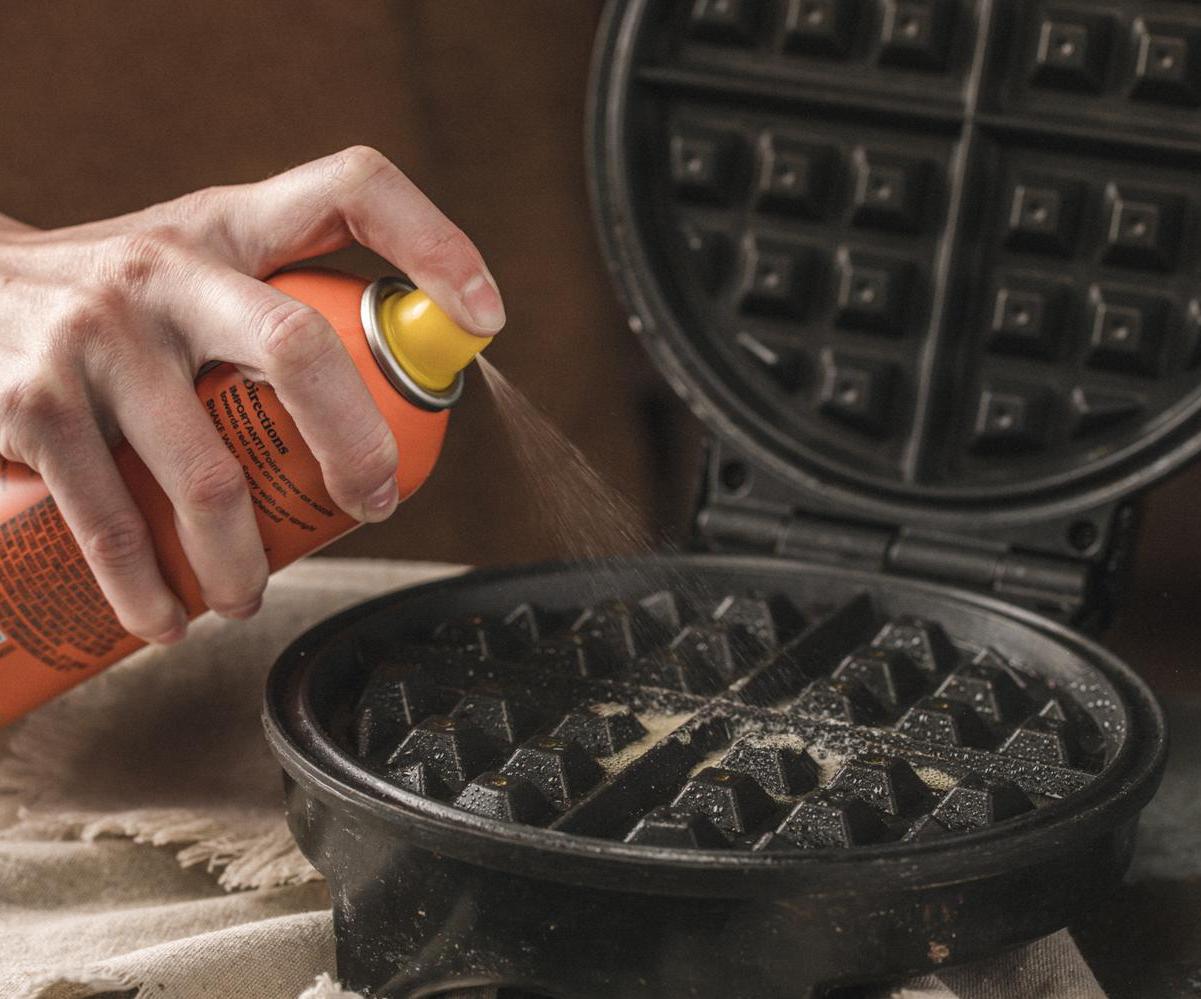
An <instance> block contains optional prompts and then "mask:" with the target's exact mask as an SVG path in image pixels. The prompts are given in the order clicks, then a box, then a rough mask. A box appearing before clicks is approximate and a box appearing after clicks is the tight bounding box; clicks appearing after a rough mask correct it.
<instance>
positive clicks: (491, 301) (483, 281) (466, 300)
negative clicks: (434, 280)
mask: <svg viewBox="0 0 1201 999" xmlns="http://www.w3.org/2000/svg"><path fill="white" fill-rule="evenodd" d="M462 298H463V308H465V309H466V310H467V314H468V315H469V316H470V317H471V321H472V322H473V323H475V325H476V327H477V328H478V329H479V330H481V331H482V332H484V333H496V332H498V331H499V330H500V328H501V327H502V326H504V324H505V306H504V303H503V302H501V300H500V292H499V291H497V289H496V282H495V281H494V280H493V279H492V275H491V274H488V273H487V272H484V273H482V274H477V275H476V276H475V277H473V278H472V279H471V280H470V281H468V282H467V283H466V284H465V285H463V294H462Z"/></svg>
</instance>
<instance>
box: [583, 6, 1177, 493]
mask: <svg viewBox="0 0 1201 999" xmlns="http://www.w3.org/2000/svg"><path fill="white" fill-rule="evenodd" d="M618 6H620V7H621V8H622V11H621V14H620V15H619V20H620V22H621V23H620V25H619V26H618V27H616V28H614V30H613V34H612V35H611V38H610V41H611V48H610V50H609V59H608V63H607V65H605V66H602V67H600V76H601V86H600V88H599V93H598V96H597V106H596V108H595V109H594V115H595V127H596V130H597V132H596V135H594V150H595V155H596V157H597V162H598V167H597V181H596V188H597V190H596V200H597V202H598V208H599V210H600V214H601V216H602V230H603V236H604V239H605V241H606V244H607V249H608V250H609V253H610V258H611V261H612V262H613V270H614V274H615V277H616V280H617V282H618V284H619V285H620V286H621V287H622V288H623V289H624V290H625V297H626V299H627V303H628V304H629V305H630V308H631V311H632V312H633V313H634V314H635V315H636V316H637V321H638V324H639V326H640V328H641V329H642V330H643V331H644V332H645V333H646V334H647V336H648V339H652V340H654V341H656V343H661V344H662V346H661V349H659V350H657V355H656V356H657V357H658V359H659V360H660V363H661V364H663V365H664V366H665V367H666V368H667V369H668V371H669V373H672V374H674V375H675V376H676V377H677V378H678V379H680V380H682V381H684V382H685V383H686V384H687V387H688V391H689V395H690V398H691V400H692V402H693V404H694V406H696V407H697V408H698V411H701V415H702V416H704V417H705V418H706V419H707V420H708V421H709V422H710V423H711V424H713V425H715V426H716V427H717V429H718V431H719V434H720V436H722V437H723V438H724V439H726V441H727V442H728V441H730V440H733V441H735V442H737V443H738V444H739V445H740V447H741V449H742V451H743V452H747V453H750V454H751V456H752V457H754V458H757V459H760V460H762V459H764V458H767V459H771V460H772V461H774V463H775V464H777V465H782V466H787V467H789V468H792V469H795V468H798V467H799V468H801V469H802V470H804V471H805V472H806V473H807V474H810V475H819V476H821V477H822V478H825V479H834V480H837V481H839V482H842V483H846V484H848V485H849V486H850V488H852V489H859V490H865V489H866V490H870V491H874V492H875V493H877V494H879V495H892V496H895V497H896V498H897V499H898V501H901V500H905V501H919V500H920V501H922V502H924V503H926V504H935V505H937V504H944V505H947V506H950V507H955V506H963V505H967V504H971V503H973V502H979V501H981V500H986V501H987V502H988V503H989V504H991V505H994V506H995V505H1000V504H1004V503H1006V502H1010V501H1012V502H1018V501H1024V502H1029V501H1031V499H1032V498H1033V497H1035V496H1039V495H1042V496H1045V495H1049V494H1053V493H1055V492H1056V491H1063V490H1065V489H1074V490H1085V489H1088V488H1095V487H1097V486H1098V484H1101V483H1109V484H1112V483H1113V482H1115V481H1119V480H1121V479H1122V478H1123V477H1124V476H1126V475H1129V474H1130V471H1131V467H1132V463H1134V464H1138V463H1142V464H1144V465H1145V464H1146V463H1148V462H1151V461H1153V460H1157V459H1163V458H1164V457H1165V455H1166V456H1167V460H1169V461H1171V462H1178V461H1180V460H1183V458H1184V457H1186V456H1188V455H1189V454H1191V453H1192V452H1193V450H1194V449H1195V444H1194V440H1193V438H1194V437H1195V434H1196V430H1197V417H1198V408H1199V406H1201V390H1199V389H1198V380H1199V373H1198V364H1199V362H1201V270H1199V267H1201V238H1199V237H1201V233H1199V231H1198V211H1199V207H1201V197H1199V195H1198V188H1197V183H1196V177H1197V171H1198V167H1201V127H1199V122H1201V118H1198V114H1199V111H1198V107H1199V104H1198V102H1199V101H1201V50H1199V49H1198V39H1199V38H1201V9H1198V7H1197V5H1196V4H1195V3H1182V2H1176V3H1172V2H1160V0H1149V2H1139V3H1136V2H1125V3H1121V2H1076V3H1071V2H1063V3H1060V2H1032V0H1009V2H1004V0H995V2H986V0H981V2H975V3H970V2H965V0H833V2H823V0H711V2H695V3H694V2H685V3H669V2H661V3H653V2H637V0H630V2H627V3H623V4H619V5H618ZM655 349H656V347H655V346H654V345H652V350H655ZM795 478H796V477H795V475H794V479H795Z"/></svg>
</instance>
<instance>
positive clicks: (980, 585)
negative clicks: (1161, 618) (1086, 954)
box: [266, 0, 1201, 999]
mask: <svg viewBox="0 0 1201 999" xmlns="http://www.w3.org/2000/svg"><path fill="white" fill-rule="evenodd" d="M1199 45H1201V9H1199V8H1198V7H1197V6H1196V5H1195V4H1185V3H1167V2H1164V3H1154V2H1147V3H1139V4H1134V3H1127V4H1122V3H1116V2H1115V3H1083V2H1080V3H1033V2H1031V3H1026V2H1012V3H999V2H998V3H988V2H979V3H975V4H973V3H967V2H955V0H927V2H918V0H859V2H856V0H841V2H837V0H834V2H822V0H777V2H766V0H761V2H758V3H755V2H748V0H741V2H740V0H688V2H683V0H680V2H668V0H661V2H652V0H621V2H616V3H613V4H612V5H611V6H610V8H609V10H608V13H607V16H606V19H605V21H604V24H603V26H602V30H601V38H600V42H599V45H598V54H597V64H596V75H595V80H594V101H593V107H592V109H591V112H590V129H591V141H592V149H593V165H594V176H593V185H594V198H595V202H596V207H597V210H598V214H599V216H600V223H601V233H602V238H603V242H604V246H605V250H606V253H607V256H608V259H609V261H610V263H611V266H612V269H613V272H614V276H615V278H616V281H617V284H618V286H619V289H620V291H621V293H622V295H623V298H624V300H625V302H626V305H627V308H628V311H629V314H630V316H631V326H632V327H633V328H634V329H635V330H636V331H637V332H639V333H640V334H641V335H642V336H643V338H644V340H645V341H646V343H647V346H648V348H649V349H650V351H651V352H652V354H653V356H654V357H655V359H656V361H657V362H658V363H659V365H660V366H661V368H662V369H663V370H664V372H665V373H666V374H667V376H668V378H669V379H670V381H671V383H672V384H673V386H674V387H676V388H677V389H678V390H679V391H680V393H681V394H682V395H683V396H684V397H685V398H686V399H687V400H688V401H689V402H690V404H691V405H692V406H693V408H694V409H695V410H696V412H697V413H698V414H699V415H700V416H701V417H702V418H703V419H704V420H706V421H707V422H708V424H709V425H710V427H711V428H712V429H713V430H714V432H715V434H714V441H713V443H712V446H711V461H710V462H709V472H708V475H707V480H706V484H705V488H704V490H703V499H702V501H701V504H700V509H699V511H698V515H697V519H696V527H697V530H696V536H695V540H696V541H697V542H698V543H699V544H701V545H703V546H705V547H708V548H709V549H711V553H710V554H706V555H692V556H675V557H669V558H664V559H625V560H616V561H614V562H612V563H611V564H608V565H606V566H604V567H602V568H598V567H596V566H590V565H561V566H543V567H534V568H525V569H514V570H508V571H503V572H481V573H472V574H469V575H468V576H465V577H462V578H459V579H456V580H452V581H449V582H442V583H438V584H435V585H432V586H427V587H422V588H419V589H416V590H411V591H406V592H404V593H400V594H396V595H393V596H389V597H384V598H381V599H380V600H377V601H374V602H372V603H369V604H366V605H363V606H361V607H359V608H356V609H353V610H351V611H348V612H345V613H343V614H341V615H339V616H337V617H335V618H333V619H331V620H330V621H328V622H326V623H325V624H323V625H321V626H319V627H318V628H317V629H315V630H313V631H312V632H310V633H309V634H307V635H305V636H304V637H302V638H301V639H300V640H299V641H298V642H297V643H296V644H295V645H294V646H293V647H292V648H291V649H290V650H289V651H288V652H287V653H285V655H284V656H283V657H282V658H281V660H280V662H279V664H278V665H277V667H276V669H275V671H274V673H273V674H272V677H271V680H270V684H269V689H268V692H267V709H266V724H267V730H268V735H269V738H270V740H271V742H272V745H273V747H274V749H275V751H276V753H277V754H278V755H279V757H280V759H281V761H282V763H283V765H284V768H285V771H286V773H287V780H286V785H287V789H288V807H289V818H290V822H291V827H292V829H293V832H294V833H295V835H296V837H297V839H298V841H299V843H300V844H301V846H302V848H303V849H304V850H305V852H306V854H307V855H308V856H309V857H310V858H311V859H312V860H313V862H314V863H315V864H316V866H317V867H318V868H319V869H320V870H321V871H322V872H323V873H324V874H325V875H326V877H327V878H328V879H329V881H330V886H331V891H332V895H333V901H334V916H335V928H336V933H337V939H338V962H339V972H340V974H341V975H342V976H343V977H344V978H345V979H346V980H347V981H348V983H349V984H350V985H352V986H353V987H355V988H358V989H362V990H364V991H366V992H368V993H369V994H371V995H376V996H397V997H399V996H427V995H441V994H445V995H451V994H462V993H463V992H464V991H465V990H476V991H475V992H473V993H471V994H479V995H535V996H553V997H563V999H567V997H571V999H594V997H601V996H698V997H709V996H712V997H717V996H721V997H730V996H745V997H774V996H810V995H812V996H819V995H827V994H832V993H831V990H836V989H838V988H841V987H844V986H846V987H849V986H852V985H854V984H856V983H862V982H867V981H878V980H881V979H888V978H892V977H897V976H903V975H906V974H909V973H912V972H916V971H922V970H929V969H936V968H938V967H940V966H944V965H947V964H952V963H957V962H962V961H969V960H972V959H974V958H978V957H980V956H983V955H986V954H990V953H994V952H996V951H998V950H1001V949H1003V948H1006V947H1010V946H1014V945H1016V944H1018V943H1021V942H1023V941H1026V940H1030V939H1033V938H1035V937H1038V936H1040V935H1042V934H1045V933H1048V932H1051V931H1052V930H1054V929H1056V928H1059V927H1061V926H1064V925H1067V924H1069V923H1070V922H1071V921H1072V920H1073V919H1074V918H1075V917H1077V916H1079V915H1080V914H1082V913H1084V912H1087V911H1088V910H1089V909H1090V908H1092V907H1093V906H1095V905H1097V904H1102V901H1103V898H1104V896H1105V893H1106V891H1107V890H1108V889H1110V888H1111V887H1112V886H1113V885H1114V884H1115V883H1116V882H1117V880H1118V879H1119V878H1120V877H1121V875H1122V873H1123V871H1124V869H1125V867H1126V864H1127V862H1128V859H1129V855H1130V850H1131V848H1132V844H1133V836H1134V829H1135V823H1136V820H1137V815H1138V812H1139V809H1140V808H1141V807H1142V806H1143V805H1144V804H1145V803H1146V801H1147V800H1148V799H1149V797H1150V796H1151V794H1152V793H1153V791H1154V788H1155V785H1156V782H1157V780H1158V775H1159V771H1160V768H1161V764H1162V754H1163V749H1164V731H1163V721H1162V717H1161V715H1160V713H1159V710H1158V708H1157V707H1156V705H1155V703H1154V701H1153V699H1152V698H1151V696H1150V695H1149V693H1148V692H1147V690H1146V688H1145V687H1144V686H1143V684H1142V683H1141V682H1140V681H1139V680H1138V679H1137V678H1136V676H1135V675H1134V674H1133V673H1132V672H1131V671H1130V670H1129V669H1128V668H1127V667H1125V666H1124V665H1122V664H1121V663H1119V662H1117V661H1116V660H1115V659H1114V658H1113V657H1112V656H1110V655H1108V654H1107V653H1106V652H1104V651H1103V650H1102V649H1100V648H1099V647H1098V646H1096V645H1094V644H1092V643H1091V642H1090V641H1089V640H1087V639H1085V638H1083V637H1081V635H1080V634H1079V633H1078V632H1077V631H1075V630H1073V629H1072V627H1071V626H1070V625H1071V624H1076V625H1081V624H1087V623H1093V622H1096V621H1098V620H1100V619H1102V618H1103V617H1104V613H1105V610H1106V606H1107V602H1108V601H1109V599H1110V598H1111V596H1112V594H1113V593H1115V592H1116V589H1115V587H1114V586H1113V582H1114V580H1115V578H1116V577H1117V576H1118V574H1119V569H1120V567H1121V563H1122V561H1123V555H1124V551H1125V549H1126V548H1127V546H1128V541H1129V537H1130V534H1131V517H1130V513H1129V507H1128V503H1129V501H1130V499H1131V498H1132V496H1133V494H1134V493H1135V492H1136V491H1137V490H1138V489H1139V488H1140V487H1141V486H1143V485H1145V484H1146V483H1148V482H1150V481H1152V480H1154V479H1155V478H1157V477H1159V476H1161V475H1163V474H1166V473H1167V472H1168V471H1170V470H1171V469H1173V468H1175V467H1177V466H1179V465H1180V464H1181V463H1182V462H1184V461H1185V460H1186V459H1187V458H1189V457H1191V455H1192V453H1193V452H1194V451H1195V450H1196V448H1197V444H1198V439H1199V437H1198V426H1197V422H1198V418H1199V417H1198V408H1199V402H1201V393H1199V392H1198V390H1197V389H1196V387H1195V386H1196V382H1197V379H1198V373H1197V371H1196V370H1195V362H1196V361H1197V360H1198V359H1199V358H1201V343H1199V341H1198V335H1199V331H1201V304H1199V302H1201V271H1199V266H1201V259H1199V257H1198V253H1199V251H1198V250H1197V246H1198V243H1199V242H1201V241H1199V240H1198V239H1197V236H1198V216H1197V213H1198V197H1197V193H1196V185H1195V182H1194V181H1193V179H1192V178H1193V177H1194V176H1195V174H1194V171H1195V170H1196V168H1197V167H1198V166H1199V165H1201V124H1199V121H1198V119H1197V117H1196V116H1197V108H1198V104H1199V102H1201V63H1199V61H1198V60H1199V58H1201V54H1199Z"/></svg>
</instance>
